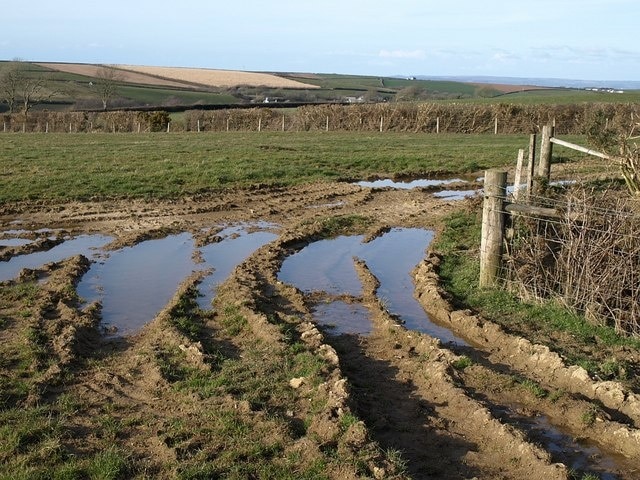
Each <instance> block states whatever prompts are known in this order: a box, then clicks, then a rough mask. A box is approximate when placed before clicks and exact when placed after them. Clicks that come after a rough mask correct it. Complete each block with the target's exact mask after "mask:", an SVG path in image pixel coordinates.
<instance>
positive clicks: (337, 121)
mask: <svg viewBox="0 0 640 480" xmlns="http://www.w3.org/2000/svg"><path fill="white" fill-rule="evenodd" d="M598 116H601V117H606V119H607V122H608V123H609V124H610V125H615V124H618V123H621V122H628V121H629V119H634V118H640V105H638V104H604V103H603V104H598V103H594V104H579V105H511V104H486V105H485V104H464V103H461V104H456V103H376V104H354V105H335V104H329V105H327V104H325V105H307V106H301V107H298V108H292V109H280V108H278V109H276V108H268V107H261V108H257V107H253V108H234V109H221V110H198V109H197V107H194V109H193V110H187V111H185V112H184V113H182V114H180V115H173V116H170V115H169V114H168V113H167V112H165V111H162V110H158V111H155V112H137V111H108V112H81V111H77V112H56V111H32V112H30V113H29V115H28V116H25V115H24V114H12V115H8V114H4V115H0V122H1V125H0V133H11V132H16V133H17V132H24V133H47V132H58V133H61V132H67V133H82V132H85V133H91V132H113V133H121V132H130V133H142V132H150V131H157V132H167V131H168V132H220V131H287V132H292V131H293V132H295V131H323V130H330V131H347V132H360V131H363V132H373V131H383V132H407V133H411V132H416V133H466V134H530V133H534V132H538V131H540V128H541V126H542V125H544V124H549V123H553V124H554V125H555V130H556V132H557V133H559V134H583V133H585V125H589V124H590V123H592V121H593V119H594V118H596V117H598Z"/></svg>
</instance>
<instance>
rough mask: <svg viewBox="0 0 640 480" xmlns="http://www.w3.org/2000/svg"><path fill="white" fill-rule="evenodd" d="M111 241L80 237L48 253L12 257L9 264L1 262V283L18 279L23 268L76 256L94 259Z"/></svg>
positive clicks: (100, 237) (106, 238) (103, 237)
mask: <svg viewBox="0 0 640 480" xmlns="http://www.w3.org/2000/svg"><path fill="white" fill-rule="evenodd" d="M111 240H112V238H111V237H107V236H105V235H80V236H78V237H75V238H72V239H70V240H66V241H65V242H63V243H61V244H59V245H56V246H55V247H53V248H51V249H49V250H47V251H43V252H34V253H29V254H26V255H18V256H16V257H12V258H10V259H9V261H7V262H0V281H5V280H11V279H12V278H16V277H17V276H18V275H19V274H20V270H22V269H23V268H30V269H34V268H39V267H42V266H43V265H44V264H46V263H51V262H60V261H62V260H64V259H65V258H69V257H73V256H75V255H84V256H85V257H87V258H89V259H92V258H94V257H95V256H96V255H98V254H99V253H100V250H99V249H100V248H101V247H104V246H105V245H106V244H107V243H109V242H110V241H111Z"/></svg>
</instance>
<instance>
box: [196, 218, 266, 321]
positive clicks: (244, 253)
mask: <svg viewBox="0 0 640 480" xmlns="http://www.w3.org/2000/svg"><path fill="white" fill-rule="evenodd" d="M258 228H260V230H258V231H255V232H249V231H247V226H246V225H240V226H234V227H227V228H225V229H224V230H222V231H221V232H220V233H219V234H218V236H219V237H221V238H222V240H221V241H220V242H218V243H212V244H209V245H206V246H204V247H202V248H201V249H200V251H201V254H202V258H203V260H204V262H205V264H206V265H210V266H211V267H213V269H214V271H213V273H211V274H210V275H207V276H206V277H205V278H204V279H203V280H202V283H201V284H200V292H201V293H202V296H201V297H199V298H198V306H199V307H200V308H202V309H203V310H207V309H210V308H211V304H212V302H213V299H214V296H215V292H216V289H217V287H218V285H219V284H220V283H222V282H223V281H224V280H225V279H226V278H227V277H228V276H229V274H230V273H231V272H232V271H233V269H234V268H235V267H236V266H237V265H239V264H240V263H242V262H243V261H244V260H245V259H246V258H247V257H249V256H250V255H251V254H252V253H253V252H255V251H256V250H257V249H258V248H260V247H262V246H263V245H266V244H267V243H269V242H272V241H273V240H275V239H276V238H277V237H278V236H277V235H276V234H275V233H273V232H270V231H266V230H267V229H272V228H275V225H271V224H259V225H258Z"/></svg>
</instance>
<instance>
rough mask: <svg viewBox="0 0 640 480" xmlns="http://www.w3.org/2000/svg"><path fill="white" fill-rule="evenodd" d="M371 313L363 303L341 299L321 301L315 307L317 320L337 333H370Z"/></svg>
mask: <svg viewBox="0 0 640 480" xmlns="http://www.w3.org/2000/svg"><path fill="white" fill-rule="evenodd" d="M369 315H370V314H369V311H368V310H367V309H366V308H365V307H363V306H362V305H360V304H358V303H345V302H341V301H335V302H330V303H320V304H318V305H316V306H315V308H314V309H313V316H314V318H315V320H316V322H318V324H320V325H322V326H324V327H325V328H327V329H330V331H331V333H335V334H343V333H346V334H354V335H368V334H370V333H371V330H372V325H371V320H369Z"/></svg>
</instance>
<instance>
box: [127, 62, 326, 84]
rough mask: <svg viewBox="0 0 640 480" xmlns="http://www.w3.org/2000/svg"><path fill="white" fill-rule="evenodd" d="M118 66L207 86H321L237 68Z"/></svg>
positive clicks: (132, 70)
mask: <svg viewBox="0 0 640 480" xmlns="http://www.w3.org/2000/svg"><path fill="white" fill-rule="evenodd" d="M116 67H117V68H119V69H122V70H128V71H131V72H137V73H141V74H145V75H152V76H156V77H162V78H166V79H170V80H177V81H181V82H188V83H192V84H194V83H195V84H199V85H205V86H207V87H233V86H237V85H248V86H252V87H260V86H264V87H270V88H304V89H308V88H319V87H317V86H315V85H309V84H306V83H302V82H297V81H295V80H289V79H287V78H282V77H279V76H277V75H272V74H268V73H254V72H239V71H235V70H212V69H207V68H173V67H144V66H134V65H116Z"/></svg>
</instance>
